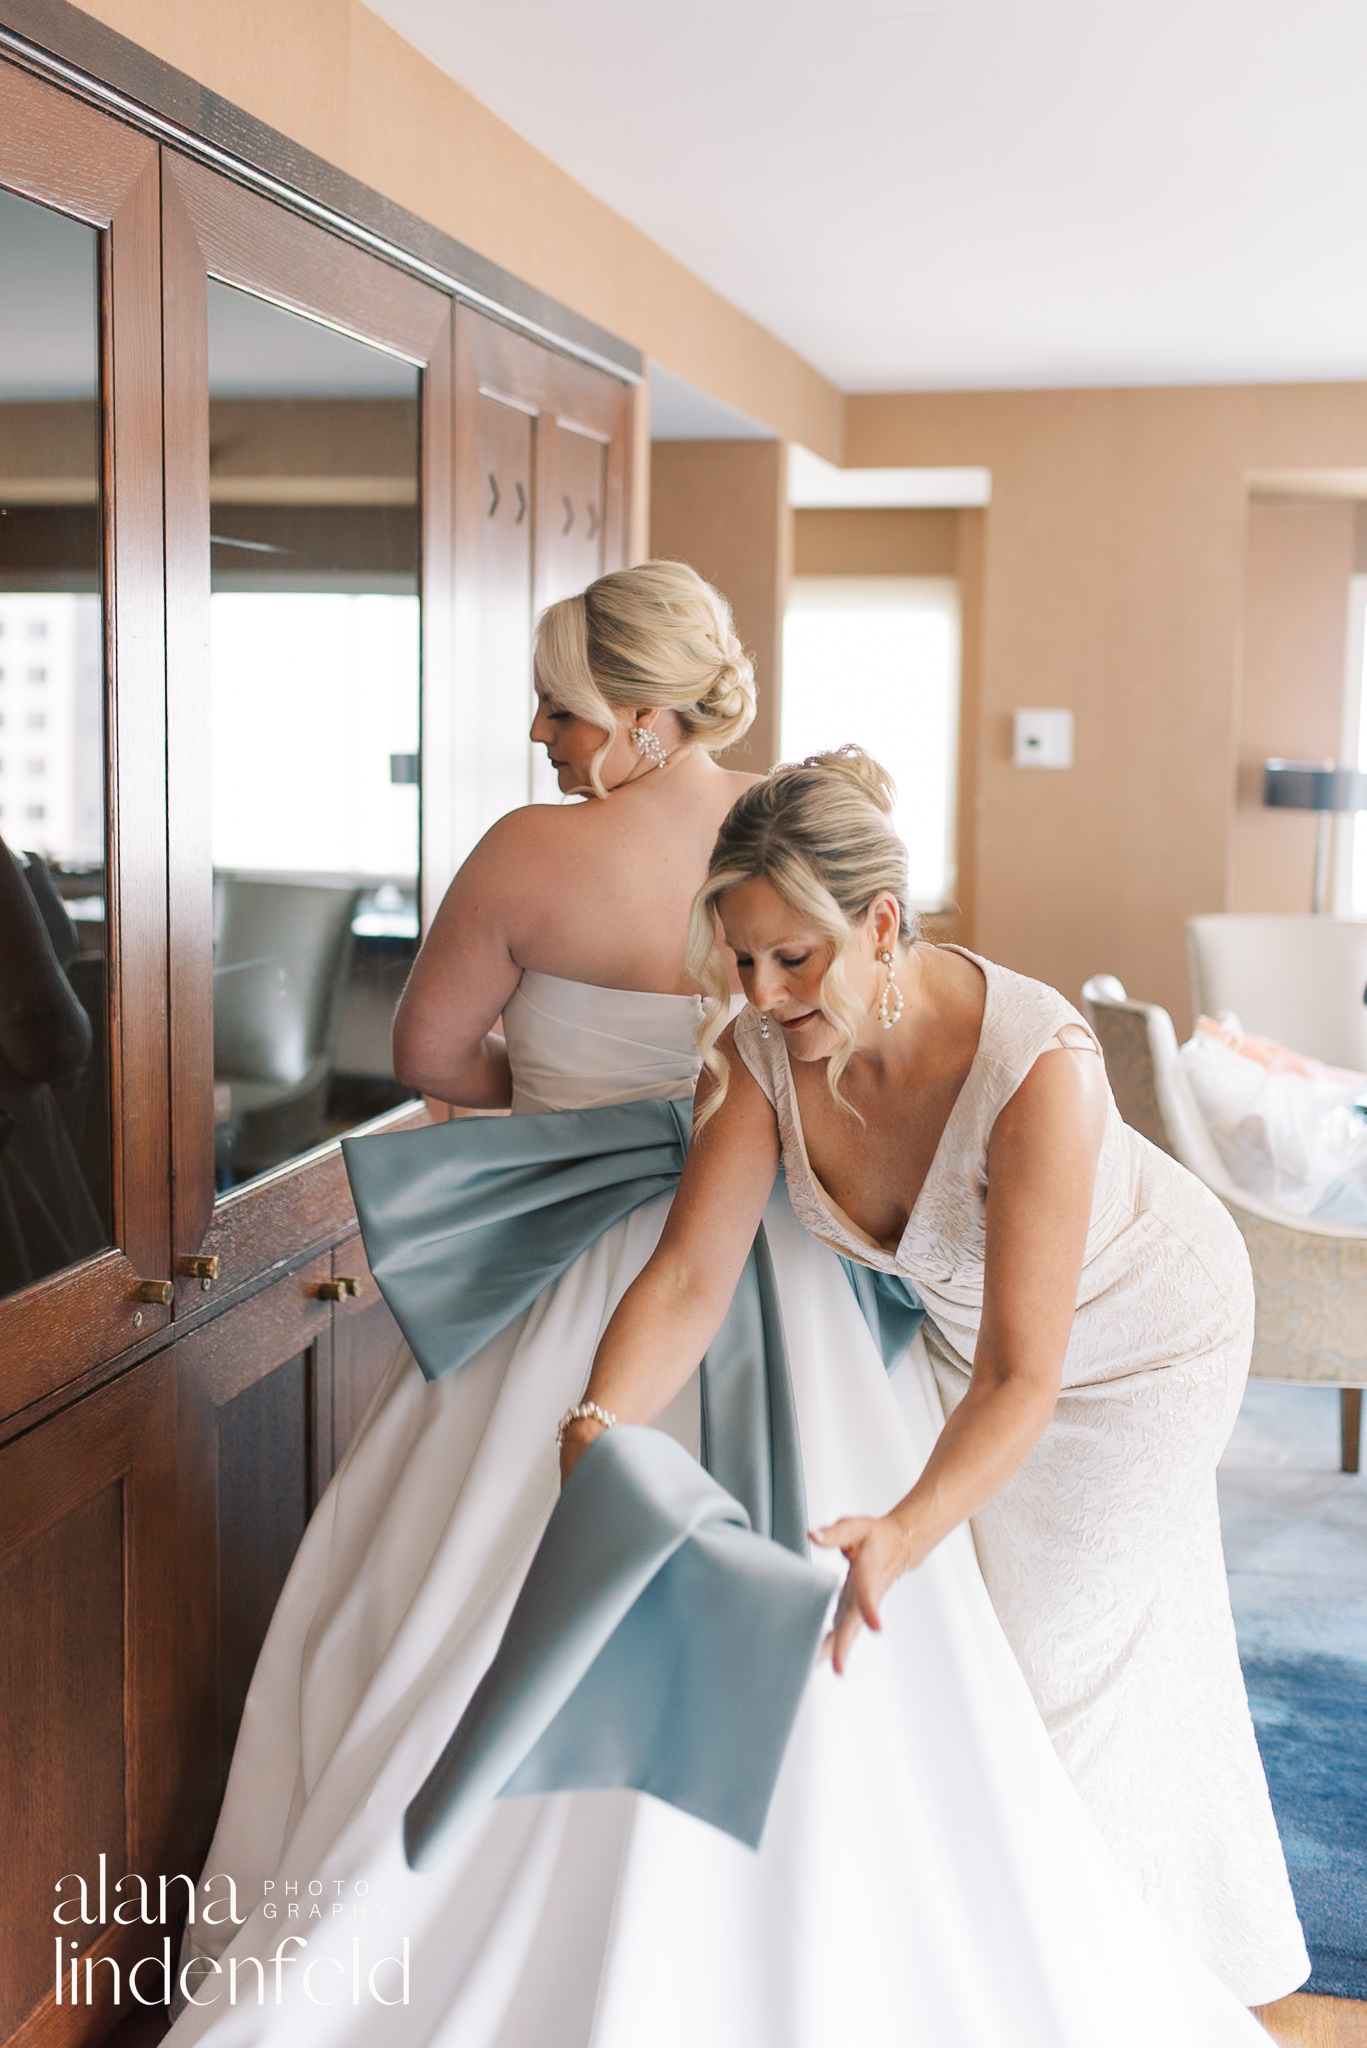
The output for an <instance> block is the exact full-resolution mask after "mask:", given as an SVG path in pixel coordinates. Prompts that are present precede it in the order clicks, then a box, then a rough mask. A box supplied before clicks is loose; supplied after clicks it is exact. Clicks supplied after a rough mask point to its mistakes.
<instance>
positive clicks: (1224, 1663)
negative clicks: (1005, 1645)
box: [736, 948, 1304, 1984]
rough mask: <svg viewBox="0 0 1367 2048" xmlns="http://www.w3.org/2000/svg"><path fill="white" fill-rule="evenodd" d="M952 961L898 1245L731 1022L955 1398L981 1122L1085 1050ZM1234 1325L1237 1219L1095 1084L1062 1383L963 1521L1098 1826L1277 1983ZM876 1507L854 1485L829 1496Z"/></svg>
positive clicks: (1242, 1330)
mask: <svg viewBox="0 0 1367 2048" xmlns="http://www.w3.org/2000/svg"><path fill="white" fill-rule="evenodd" d="M955 950H958V951H963V950H964V949H963V948H956V949H955ZM966 957H967V958H969V959H971V960H975V961H976V964H977V965H978V966H979V967H980V968H981V970H982V972H983V974H984V976H985V978H986V981H987V997H986V1006H985V1009H984V1013H983V1022H982V1033H981V1037H980V1040H979V1044H978V1050H977V1054H976V1056H975V1058H974V1061H973V1065H972V1068H971V1070H970V1072H969V1074H968V1077H967V1079H966V1080H965V1082H964V1085H963V1088H962V1090H961V1092H960V1094H959V1097H958V1099H957V1101H956V1102H955V1104H954V1107H953V1110H952V1111H951V1113H950V1117H949V1120H948V1122H947V1124H946V1125H945V1129H944V1134H943V1136H942V1137H941V1140H940V1143H939V1147H938V1149H937V1150H936V1153H935V1156H934V1158H933V1160H932V1162H931V1166H930V1171H929V1173H928V1174H927V1176H926V1181H925V1184H924V1186H923V1187H922V1189H921V1192H920V1195H919V1196H918V1198H917V1200H916V1204H915V1206H914V1208H913V1209H912V1212H911V1215H910V1217H909V1219H908V1221H907V1225H906V1228H905V1230H904V1232H903V1235H902V1238H901V1241H900V1243H899V1245H898V1247H897V1249H896V1251H895V1252H893V1251H888V1250H886V1249H884V1248H882V1247H880V1246H879V1245H877V1244H876V1243H875V1242H874V1241H873V1240H872V1239H871V1238H869V1237H868V1236H866V1235H865V1234H864V1233H863V1232H862V1231H861V1230H859V1229H858V1228H857V1227H856V1226H855V1225H854V1224H853V1223H852V1221H851V1219H850V1218H849V1217H848V1216H846V1215H845V1214H844V1212H843V1211H841V1210H840V1208H839V1207H838V1205H837V1204H836V1203H835V1202H833V1201H832V1200H831V1198H830V1197H829V1196H828V1195H827V1194H826V1193H825V1191H824V1190H823V1189H822V1188H821V1186H820V1184H819V1182H818V1181H817V1179H816V1176H815V1174H814V1173H813V1171H812V1167H811V1163H810V1161H809V1159H808V1157H807V1151H806V1146H805V1143H804V1140H803V1135H802V1124H801V1119H800V1117H799V1114H798V1105H797V1099H796V1094H795V1091H794V1087H793V1077H792V1071H791V1068H790V1067H789V1064H788V1052H787V1047H786V1046H785V1044H784V1043H783V1040H782V1037H781V1035H780V1034H777V1033H775V1034H773V1035H772V1036H771V1037H769V1038H768V1039H765V1038H763V1037H761V1035H760V1030H759V1020H758V1017H757V1016H756V1013H755V1012H754V1011H753V1010H746V1011H744V1012H742V1014H741V1016H740V1017H739V1019H738V1020H737V1024H736V1046H737V1049H738V1051H739V1052H740V1055H741V1057H742V1059H743V1060H744V1061H745V1064H746V1066H747V1067H748V1068H749V1070H750V1072H751V1073H752V1074H753V1075H754V1076H755V1079H756V1080H757V1081H758V1082H759V1084H760V1086H761V1087H762V1088H763V1090H764V1092H765V1094H766V1095H767V1096H768V1098H769V1100H770V1102H771V1103H772V1104H773V1105H774V1109H775V1113H776V1116H777V1120H778V1126H779V1133H780V1138H781V1142H782V1147H783V1161H784V1167H785V1171H786V1175H787V1183H788V1194H789V1199H790V1200H791V1203H792V1206H793V1209H794V1211H795V1212H796V1214H797V1216H798V1218H799V1220H800V1221H801V1222H802V1224H803V1225H804V1226H805V1227H806V1229H807V1230H809V1231H810V1232H811V1233H812V1235H813V1236H814V1237H817V1238H819V1239H820V1240H821V1241H822V1242H823V1243H825V1244H828V1245H830V1246H832V1247H833V1248H834V1249H835V1250H836V1251H838V1252H840V1253H841V1254H842V1255H843V1256H844V1257H845V1258H848V1259H854V1260H857V1261H859V1262H860V1263H861V1264H863V1265H866V1266H871V1267H874V1268H879V1269H881V1270H882V1271H884V1272H889V1273H897V1274H900V1275H902V1276H903V1277H904V1278H905V1279H906V1280H908V1281H909V1282H910V1283H911V1285H912V1286H913V1287H915V1288H916V1289H917V1290H918V1291H919V1293H920V1295H921V1297H922V1299H923V1300H924V1302H925V1304H926V1308H927V1311H928V1316H929V1320H928V1323H927V1325H926V1331H925V1335H926V1347H927V1350H928V1352H929V1354H930V1358H931V1362H932V1365H933V1367H934V1371H935V1376H936V1380H937V1383H938V1385H939V1389H940V1395H941V1399H942V1401H943V1403H944V1405H945V1409H946V1412H951V1411H952V1410H953V1409H954V1407H955V1406H956V1405H957V1403H958V1401H959V1400H960V1399H961V1398H962V1396H963V1394H964V1393H965V1391H966V1390H967V1387H968V1380H969V1374H970V1372H971V1370H972V1361H973V1354H974V1350H975V1348H976V1345H977V1341H978V1332H979V1329H980V1326H981V1322H982V1312H983V1283H984V1271H985V1252H986V1197H987V1183H988V1144H989V1140H990V1138H991V1134H992V1127H993V1125H994V1123H995V1122H996V1119H997V1117H998V1115H999V1114H1000V1112H1001V1110H1002V1109H1003V1108H1004V1107H1005V1105H1006V1104H1007V1103H1008V1102H1009V1101H1010V1099H1011V1097H1012V1096H1013V1095H1014V1094H1015V1092H1016V1090H1017V1088H1019V1086H1020V1084H1021V1082H1022V1081H1023V1080H1024V1079H1025V1077H1026V1075H1027V1074H1028V1073H1029V1071H1030V1069H1031V1067H1032V1066H1033V1065H1034V1063H1035V1061H1036V1060H1037V1059H1038V1058H1039V1057H1040V1055H1041V1054H1042V1053H1044V1052H1046V1051H1048V1050H1050V1049H1051V1048H1052V1047H1054V1046H1056V1045H1059V1044H1066V1043H1068V1042H1069V1040H1070V1039H1071V1040H1072V1042H1073V1043H1077V1042H1079V1037H1078V1035H1079V1034H1081V1036H1082V1038H1083V1039H1085V1041H1086V1042H1087V1043H1088V1044H1094V1043H1095V1041H1094V1039H1093V1038H1092V1034H1091V1032H1090V1030H1089V1029H1088V1027H1087V1026H1086V1024H1084V1023H1083V1020H1082V1019H1081V1017H1080V1016H1079V1015H1078V1013H1077V1011H1076V1010H1074V1009H1073V1007H1072V1005H1071V1004H1069V1003H1068V1002H1066V1001H1065V999H1064V998H1063V997H1062V996H1061V995H1059V994H1058V993H1057V991H1056V990H1054V989H1051V988H1047V987H1046V986H1045V985H1044V984H1043V983H1041V982H1037V981H1031V980H1028V979H1027V978H1026V977H1025V976H1024V975H1020V974H1015V973H1012V972H1011V971H1010V970H1009V969H1007V968H1004V967H998V966H995V965H994V964H993V963H992V962H991V961H988V960H980V959H978V958H977V956H976V955H975V954H971V953H970V954H966ZM1060 1034H1062V1035H1060ZM1252 1335H1253V1287H1252V1280H1251V1277H1250V1273H1249V1266H1248V1257H1247V1254H1246V1252H1245V1251H1244V1247H1243V1241H1242V1239H1241V1238H1240V1236H1239V1234H1238V1231H1237V1230H1236V1228H1235V1226H1234V1223H1233V1221H1232V1220H1231V1218H1230V1217H1229V1216H1228V1215H1227V1213H1226V1212H1225V1210H1224V1209H1223V1208H1222V1207H1221V1205H1220V1204H1219V1202H1218V1201H1217V1200H1216V1198H1215V1197H1214V1195H1212V1194H1211V1193H1210V1191H1209V1190H1208V1189H1207V1188H1206V1187H1205V1186H1203V1184H1202V1183H1201V1182H1200V1181H1198V1180H1197V1179H1195V1177H1194V1176H1193V1175H1191V1174H1190V1173H1188V1172H1186V1170H1185V1169H1184V1168H1183V1167H1181V1166H1179V1165H1178V1164H1177V1162H1176V1161H1175V1160H1173V1159H1171V1158H1169V1157H1168V1156H1167V1154H1166V1153H1163V1152H1160V1151H1158V1149H1157V1148H1156V1147H1155V1146H1153V1145H1150V1144H1149V1143H1148V1142H1147V1141H1146V1140H1145V1139H1144V1138H1142V1137H1140V1136H1139V1134H1138V1133H1137V1132H1136V1131H1133V1130H1131V1129H1130V1128H1129V1126H1128V1125H1127V1124H1125V1123H1123V1122H1122V1121H1121V1117H1120V1113H1119V1111H1118V1110H1117V1108H1116V1106H1115V1104H1114V1102H1112V1103H1111V1105H1110V1109H1109V1111H1108V1116H1107V1123H1106V1131H1105V1137H1104V1140H1103V1144H1102V1149H1101V1158H1100V1162H1099V1164H1098V1168H1097V1179H1096V1192H1095V1196H1094V1198H1093V1203H1092V1216H1091V1223H1090V1226H1089V1229H1088V1233H1087V1244H1086V1253H1085V1257H1084V1262H1083V1269H1082V1278H1081V1282H1080V1285H1079V1288H1078V1298H1077V1313H1076V1316H1075V1318H1074V1322H1073V1329H1072V1335H1071V1338H1070V1341H1069V1345H1068V1350H1067V1355H1066V1358H1065V1361H1064V1368H1063V1392H1062V1395H1061V1397H1060V1399H1059V1402H1058V1406H1057V1408H1056V1410H1055V1412H1054V1415H1053V1417H1052V1419H1051V1421H1050V1423H1049V1425H1048V1427H1047V1429H1046V1430H1045V1432H1044V1435H1043V1437H1042V1439H1041V1441H1040V1443H1039V1444H1038V1446H1037V1447H1036V1449H1035V1451H1034V1453H1033V1454H1032V1456H1031V1457H1030V1458H1029V1459H1028V1461H1027V1462H1026V1464H1025V1465H1024V1466H1023V1468H1022V1469H1021V1471H1020V1472H1018V1473H1017V1474H1016V1476H1015V1477H1014V1478H1013V1479H1012V1480H1011V1481H1010V1482H1009V1483H1008V1484H1007V1485H1006V1486H1005V1487H1003V1488H1002V1490H1001V1491H1000V1492H999V1493H998V1494H997V1495H996V1496H995V1497H994V1498H993V1499H992V1500H991V1501H989V1502H988V1504H987V1506H986V1507H985V1508H983V1509H982V1510H981V1512H980V1513H979V1514H978V1515H976V1516H975V1517H974V1519H973V1535H974V1539H975V1542H976V1545H977V1550H978V1556H979V1560H980V1562H981V1565H982V1570H983V1576H984V1578H985V1579H986V1581H987V1586H988V1590H989V1591H990V1593H991V1595H992V1599H993V1602H994V1604H995V1606H996V1609H997V1612H998V1615H999V1616H1000V1618H1001V1621H1002V1624H1003V1627H1004V1629H1005V1631H1006V1635H1007V1638H1008V1640H1009V1641H1010V1643H1011V1645H1012V1647H1013V1649H1014V1650H1015V1652H1016V1655H1017V1657H1018V1658H1019V1660H1020V1663H1021V1666H1022V1668H1023V1670H1024V1672H1025V1676H1026V1678H1027V1680H1028V1682H1029V1685H1030V1688H1031V1691H1032V1692H1033V1693H1034V1696H1035V1699H1036V1701H1037V1702H1038V1705H1039V1708H1040V1711H1041V1713H1042V1715H1043V1717H1044V1721H1045V1724H1046V1726H1047V1727H1048V1729H1049V1732H1050V1734H1051V1735H1052V1737H1053V1740H1054V1743H1055V1746H1056V1748H1057V1750H1058V1752H1059V1755H1060V1757H1061V1758H1062V1760H1063V1762H1064V1764H1065V1766H1066V1767H1067V1769H1068V1771H1069V1773H1070V1775H1071V1776H1072V1778H1073V1780H1074V1782H1075V1784H1076V1785H1077V1787H1078V1789H1079V1791H1080V1792H1081V1793H1082V1796H1083V1798H1084V1799H1085V1801H1086V1803H1087V1805H1088V1807H1089V1808H1090V1810H1091V1812H1092V1815H1093V1817H1094V1819H1095V1820H1096V1822H1097V1824H1098V1826H1099V1827H1100V1829H1101V1831H1102V1833H1103V1835H1105V1837H1106V1838H1107V1840H1108V1841H1109V1842H1110V1844H1111V1847H1112V1849H1113V1850H1114V1851H1115V1853H1116V1855H1117V1856H1118V1857H1119V1859H1120V1861H1121V1863H1122V1864H1123V1865H1124V1867H1125V1868H1126V1869H1128V1870H1129V1872H1130V1873H1131V1875H1132V1876H1133V1877H1134V1879H1135V1880H1136V1882H1137V1883H1138V1885H1139V1887H1140V1889H1141V1890H1142V1891H1143V1893H1144V1894H1145V1896H1146V1897H1147V1898H1148V1899H1149V1900H1150V1902H1151V1903H1152V1904H1154V1905H1155V1906H1156V1907H1158V1909H1159V1910H1160V1911H1161V1912H1162V1913H1163V1914H1164V1916H1165V1917H1166V1918H1167V1919H1168V1920H1169V1921H1170V1922H1171V1923H1172V1924H1174V1925H1176V1926H1181V1927H1184V1928H1185V1929H1186V1930H1187V1932H1188V1934H1189V1936H1190V1937H1191V1938H1192V1939H1193V1940H1194V1941H1195V1943H1196V1945H1197V1947H1198V1948H1199V1949H1200V1950H1201V1952H1202V1953H1203V1954H1204V1955H1205V1956H1207V1957H1208V1958H1209V1959H1211V1960H1212V1961H1213V1962H1215V1964H1216V1966H1217V1967H1218V1968H1219V1969H1220V1971H1221V1974H1222V1975H1223V1976H1224V1977H1225V1980H1226V1982H1228V1983H1235V1984H1239V1983H1244V1984H1248V1983H1255V1982H1259V1981H1266V1979H1267V1977H1268V1976H1269V1974H1271V1975H1272V1976H1276V1975H1277V1973H1278V1971H1279V1969H1281V1968H1282V1967H1283V1966H1284V1967H1285V1981H1287V1982H1291V1981H1293V1980H1294V1979H1295V1976H1296V1970H1297V1968H1298V1967H1300V1968H1303V1967H1304V1966H1303V1964H1302V1963H1301V1961H1300V1959H1301V1958H1302V1957H1303V1955H1304V1948H1303V1944H1302V1940H1301V1934H1300V1928H1299V1924H1298V1922H1297V1919H1296V1914H1295V1908H1294V1905H1293V1902H1292V1898H1291V1892H1290V1887H1289V1884H1288V1882H1287V1877H1286V1867H1285V1863H1284V1860H1283V1857H1282V1853H1281V1846H1280V1843H1279V1841H1278V1838H1277V1832H1276V1824H1275V1822H1274V1820H1273V1817H1272V1810H1271V1806H1270V1804H1269V1801H1268V1796H1267V1786H1266V1781H1265V1779H1264V1776H1263V1770H1262V1764H1261V1761H1260V1758H1259V1755H1258V1749H1257V1744H1256V1741H1255V1739H1254V1734H1253V1725H1252V1721H1251V1719H1250V1716H1249V1711H1248V1702H1247V1697H1246V1694H1245V1691H1244V1685H1243V1678H1242V1674H1241V1672H1240V1669H1239V1662H1238V1655H1237V1651H1236V1647H1235V1640H1234V1626H1233V1621H1232V1619H1231V1616H1230V1609H1229V1592H1228V1583H1227V1580H1226V1576H1225V1567H1224V1554H1223V1550H1222V1546H1221V1541H1220V1525H1219V1518H1218V1512H1217V1506H1216V1495H1215V1467H1216V1463H1217V1460H1218V1459H1219V1456H1220V1453H1221V1451H1222V1449H1223V1448H1224V1445H1225V1442H1226V1440H1227V1438H1228V1436H1229V1432H1230V1430H1231V1428H1232V1426H1233V1422H1234V1418H1235V1415H1236V1413H1237V1411H1238V1407H1239V1401H1240V1397H1241V1395H1242V1391H1243V1386H1244V1382H1245V1379H1246V1377H1247V1373H1248V1362H1249V1353H1250V1349H1251V1345H1252ZM890 1505H891V1503H890V1502H886V1501H878V1500H866V1501H865V1500H851V1501H850V1502H848V1503H847V1505H846V1512H857V1511H867V1512H872V1511H879V1510H882V1509H884V1508H886V1507H888V1506H890Z"/></svg>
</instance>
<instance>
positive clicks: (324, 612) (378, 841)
mask: <svg viewBox="0 0 1367 2048" xmlns="http://www.w3.org/2000/svg"><path fill="white" fill-rule="evenodd" d="M208 326H209V521H210V533H209V540H210V565H211V596H210V602H209V685H210V740H209V748H210V776H211V787H210V839H211V851H212V859H213V1084H214V1168H215V1185H216V1187H217V1189H218V1191H219V1192H220V1193H223V1192H226V1190H228V1189H230V1188H234V1187H240V1186H242V1185H243V1184H244V1183H245V1182H247V1181H250V1180H252V1179H253V1178H255V1177H257V1176H258V1175H260V1174H263V1173H267V1172H269V1171H270V1170H271V1169H272V1168H274V1167H278V1166H282V1165H284V1164H285V1163H286V1162H287V1161H288V1160H291V1159H295V1158H298V1156H299V1155H300V1154H301V1153H303V1152H307V1151H309V1150H311V1149H312V1148H313V1147H314V1146H316V1145H320V1144H322V1143H323V1142H324V1141H325V1140H326V1139H328V1138H331V1137H335V1136H337V1135H339V1134H340V1133H341V1132H343V1131H345V1130H348V1129H350V1128H351V1127H352V1126H354V1125H355V1124H357V1123H360V1122H363V1121H364V1120H365V1119H366V1118H368V1117H371V1116H374V1115H377V1114H379V1113H380V1112H381V1111H383V1110H387V1109H392V1108H393V1107H394V1106H395V1105H396V1104H397V1103H399V1102H400V1101H403V1100H405V1099H406V1091H405V1090H404V1089H402V1088H401V1087H399V1086H398V1085H397V1084H396V1082H395V1080H394V1072H393V1066H392V1063H391V1058H390V1049H389V1038H390V1024H391V1020H392V1017H393V1013H394V1009H395V1005H396V1004H397V1001H398V998H399V995H400V993H401V992H402V989H403V984H404V981H405V979H406V977H407V973H408V969H409V967H410V966H411V964H412V960H413V955H414V953H415V951H416V949H417V940H418V868H419V849H418V766H419V743H418V732H419V693H420V685H421V640H422V635H421V597H420V588H419V578H420V570H421V557H422V550H421V540H420V532H419V521H418V505H419V479H420V448H419V437H418V419H419V398H420V374H419V372H418V370H417V369H416V368H415V367H414V365H413V364H411V363H408V362H405V361H404V360H403V359H402V358H401V357H398V356H395V355H393V354H390V353H388V352H386V351H385V350H383V349H379V348H374V347H368V346H367V345H366V344H365V343H363V342H360V341H357V340H354V339H353V338H352V337H351V336H350V335H343V334H338V333H336V332H335V331H334V330H333V329H331V328H329V327H326V326H324V325H322V324H321V323H319V322H318V321H315V320H309V319H306V318H304V317H303V316H302V315H301V314H299V313H295V312H291V311H287V310H285V309H284V308H282V307H280V306H276V305H271V304H269V303H268V302H266V301H265V300H263V299H260V298H257V297H254V296H252V295H249V294H248V293H246V292H243V291H241V290H238V289H236V288H234V287H232V286H229V285H224V284H219V283H217V282H211V283H210V284H209V287H208Z"/></svg>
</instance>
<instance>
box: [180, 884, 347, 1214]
mask: <svg viewBox="0 0 1367 2048" xmlns="http://www.w3.org/2000/svg"><path fill="white" fill-rule="evenodd" d="M360 893H361V892H360V889H359V888H358V887H357V886H356V885H355V884H353V883H350V882H343V881H338V882H330V881H312V880H311V881H289V880H273V879H263V878H262V877H260V876H256V875H240V874H233V873H219V874H218V875H216V876H215V878H214V1138H215V1144H214V1151H215V1162H216V1167H217V1177H218V1182H219V1185H220V1187H226V1186H230V1185H231V1184H232V1183H233V1182H235V1181H240V1180H247V1179H250V1178H251V1177H252V1176H253V1175H255V1174H258V1173H264V1172H265V1171H267V1169H268V1168H270V1167H272V1166H278V1165H280V1164H281V1163H282V1162H283V1161H284V1160H287V1159H293V1158H294V1157H296V1156H297V1155H298V1154H299V1153H300V1152H307V1151H308V1150H310V1148H311V1147H313V1146H314V1145H318V1144H321V1143H322V1142H323V1140H324V1139H325V1138H326V1137H327V1135H328V1129H327V1103H328V1089H329V1086H330V1084H331V1081H332V1074H333V1067H334V1063H335V1058H336V1051H337V1037H338V1033H339V1031H340V1029H341V1021H342V1003H343V999H344V996H345V994H346V984H347V974H348V970H349V968H350V964H351V948H352V937H351V926H352V920H353V918H354V917H355V915H356V905H357V902H358V901H359V898H360Z"/></svg>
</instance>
